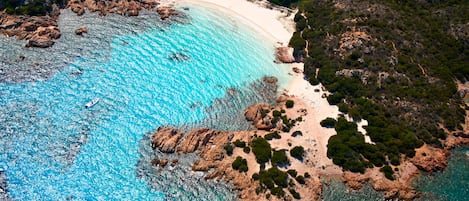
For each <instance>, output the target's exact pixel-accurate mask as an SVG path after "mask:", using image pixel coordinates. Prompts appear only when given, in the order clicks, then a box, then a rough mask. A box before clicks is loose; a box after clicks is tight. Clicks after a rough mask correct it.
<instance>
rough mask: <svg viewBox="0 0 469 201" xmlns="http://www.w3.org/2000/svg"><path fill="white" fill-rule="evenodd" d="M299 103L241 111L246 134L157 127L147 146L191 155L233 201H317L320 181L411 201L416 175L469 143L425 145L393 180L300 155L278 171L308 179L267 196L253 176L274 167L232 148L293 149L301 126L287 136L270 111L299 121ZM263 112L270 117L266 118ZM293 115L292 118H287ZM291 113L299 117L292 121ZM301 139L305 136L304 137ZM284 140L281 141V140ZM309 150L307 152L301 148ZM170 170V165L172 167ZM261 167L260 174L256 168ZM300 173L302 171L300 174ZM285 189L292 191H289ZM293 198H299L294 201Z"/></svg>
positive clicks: (437, 167)
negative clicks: (243, 167)
mask: <svg viewBox="0 0 469 201" xmlns="http://www.w3.org/2000/svg"><path fill="white" fill-rule="evenodd" d="M288 100H293V101H294V102H295V106H294V107H293V108H290V109H289V108H286V107H285V104H286V101H288ZM301 101H302V100H301V99H298V98H296V97H290V96H285V95H282V96H280V97H279V98H278V100H277V105H269V104H266V103H260V104H255V105H252V106H250V107H249V108H247V109H246V111H245V118H246V120H247V121H249V122H251V123H252V124H253V126H254V127H255V129H253V130H247V131H239V132H232V131H220V130H211V129H207V128H200V129H194V130H192V131H189V132H183V131H180V130H179V129H177V128H172V127H160V128H158V130H157V131H155V132H154V133H153V134H152V140H151V145H152V147H153V149H154V150H155V151H159V152H162V153H168V154H170V153H177V154H188V153H196V154H197V156H199V157H200V159H199V160H197V161H196V162H194V164H193V165H192V167H191V169H192V171H202V172H206V176H205V179H215V180H217V181H225V182H227V183H232V184H233V189H234V190H237V191H239V194H238V198H239V199H240V200H294V199H295V198H294V195H293V193H291V192H297V193H299V195H300V200H301V199H302V198H308V199H309V200H321V195H322V189H323V188H322V185H323V184H322V182H321V179H323V178H330V177H336V178H341V180H342V181H343V182H344V183H345V184H346V185H347V187H348V188H350V189H353V190H360V189H361V188H362V187H363V186H364V185H365V184H367V183H370V184H371V186H372V187H373V189H375V190H377V191H383V192H384V196H385V199H400V200H413V199H415V198H418V197H420V196H421V194H420V192H418V191H417V190H416V189H415V188H414V187H413V186H412V180H413V179H414V178H415V177H416V176H418V175H419V172H420V171H425V172H436V171H442V170H444V169H445V168H446V166H447V164H448V159H447V158H448V156H449V154H450V149H452V148H454V147H457V146H462V145H468V144H469V138H468V136H467V135H466V134H464V132H460V133H454V134H451V135H449V136H448V138H447V140H446V143H445V147H444V148H435V147H432V146H429V145H424V146H423V147H421V148H419V149H417V150H416V155H415V157H413V158H412V159H405V160H403V161H402V162H401V164H400V165H399V166H393V168H394V170H395V172H396V174H395V180H389V179H387V178H386V177H385V176H384V174H383V173H382V172H380V170H379V168H372V169H368V170H367V171H366V172H365V173H364V174H360V173H352V172H349V171H337V169H340V168H339V167H338V166H336V165H331V166H329V167H326V168H324V167H322V168H320V167H317V166H315V165H314V163H311V162H308V161H313V158H314V157H316V156H315V155H313V154H314V152H310V151H307V152H306V153H305V155H304V157H305V158H306V160H304V161H298V160H296V159H294V158H292V157H291V156H288V160H289V161H290V162H291V164H290V165H286V166H281V167H280V166H279V169H280V170H281V171H287V170H292V169H295V171H296V172H298V174H299V175H300V174H305V173H307V175H309V177H308V178H306V177H304V178H306V179H305V182H304V183H303V184H300V183H298V180H296V178H295V177H292V176H290V177H289V179H288V181H289V182H292V183H293V184H292V185H291V186H290V187H288V188H286V189H288V191H287V190H286V189H285V191H286V193H285V194H284V195H283V196H279V197H276V196H274V195H273V194H274V193H273V192H272V190H271V191H269V190H268V188H266V187H265V186H263V184H261V183H262V182H261V181H259V180H256V179H255V178H256V176H254V175H256V174H258V173H259V172H258V171H259V170H260V172H262V171H266V169H268V168H269V167H273V166H275V165H273V162H271V163H266V164H265V165H262V164H258V163H256V156H255V154H253V153H252V152H249V153H246V152H245V151H244V150H242V149H240V148H236V145H234V144H236V143H237V142H240V141H241V142H245V143H246V147H251V150H252V143H253V141H254V140H256V139H257V138H265V139H268V138H270V137H268V136H269V135H272V133H275V132H277V133H279V135H280V137H279V138H278V139H276V138H274V139H271V140H269V142H270V144H271V146H272V147H273V150H275V148H276V149H287V150H288V149H289V148H290V147H294V146H296V144H295V143H294V142H295V141H293V140H292V139H293V138H295V137H293V136H292V134H293V133H294V132H293V130H294V128H295V127H298V126H299V125H301V124H302V123H304V122H303V120H300V121H297V122H295V123H294V126H293V127H292V130H291V131H288V132H284V131H285V130H283V131H282V129H283V128H284V127H285V124H284V123H277V124H272V123H271V120H272V119H273V118H275V116H274V115H273V113H274V112H273V111H282V110H287V111H286V112H285V114H286V116H288V117H289V118H290V116H291V117H293V118H298V117H304V115H303V114H305V113H307V110H305V109H304V108H301V106H300V107H298V106H296V105H303V104H301ZM266 111H269V112H267V113H266ZM292 111H294V112H292ZM292 113H294V114H296V115H298V116H295V115H292ZM303 133H304V132H303ZM285 138H286V139H285ZM282 140H285V141H287V142H288V146H287V147H279V146H277V145H278V144H281V143H279V141H282ZM227 145H234V146H233V147H234V150H232V155H230V154H229V150H227V149H226V146H227ZM306 149H308V150H309V149H310V147H308V148H306V147H305V150H306ZM238 157H241V158H242V159H246V161H247V167H248V170H247V171H246V172H241V171H238V170H235V169H234V166H233V164H234V161H235V160H237V158H238ZM155 161H159V162H160V161H163V165H161V164H160V167H161V170H162V171H165V169H164V166H165V165H166V164H167V163H168V160H167V159H165V158H158V159H155ZM294 162H300V163H301V166H298V165H294ZM172 165H174V163H172ZM262 166H264V168H265V169H262V168H261V167H262ZM300 167H301V168H300ZM290 189H293V191H291V190H290ZM297 198H298V197H297Z"/></svg>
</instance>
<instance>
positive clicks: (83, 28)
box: [75, 26, 88, 36]
mask: <svg viewBox="0 0 469 201" xmlns="http://www.w3.org/2000/svg"><path fill="white" fill-rule="evenodd" d="M84 33H88V28H87V27H86V26H81V27H80V28H78V29H76V30H75V34H76V35H79V36H83V34H84Z"/></svg>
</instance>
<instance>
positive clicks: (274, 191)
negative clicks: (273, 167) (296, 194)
mask: <svg viewBox="0 0 469 201" xmlns="http://www.w3.org/2000/svg"><path fill="white" fill-rule="evenodd" d="M270 193H271V194H272V195H275V196H277V197H278V198H282V197H284V196H285V191H283V189H282V187H279V186H277V187H275V188H272V189H271V190H270Z"/></svg>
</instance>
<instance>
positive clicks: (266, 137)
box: [264, 131, 282, 140]
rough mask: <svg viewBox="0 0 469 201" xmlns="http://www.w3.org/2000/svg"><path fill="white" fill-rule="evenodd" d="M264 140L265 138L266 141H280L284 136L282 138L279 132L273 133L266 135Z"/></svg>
mask: <svg viewBox="0 0 469 201" xmlns="http://www.w3.org/2000/svg"><path fill="white" fill-rule="evenodd" d="M264 138H265V139H266V140H272V139H274V138H275V139H280V138H282V136H280V135H279V134H278V132H277V131H274V132H272V133H268V134H266V135H265V136H264Z"/></svg>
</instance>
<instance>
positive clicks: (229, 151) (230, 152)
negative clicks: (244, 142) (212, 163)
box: [223, 144, 233, 156]
mask: <svg viewBox="0 0 469 201" xmlns="http://www.w3.org/2000/svg"><path fill="white" fill-rule="evenodd" d="M223 149H225V151H226V154H227V155H228V156H231V155H233V146H231V144H225V146H223Z"/></svg>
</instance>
